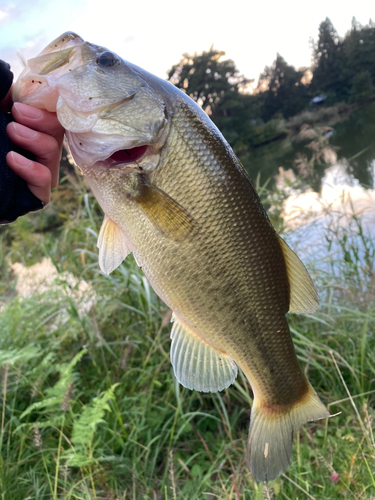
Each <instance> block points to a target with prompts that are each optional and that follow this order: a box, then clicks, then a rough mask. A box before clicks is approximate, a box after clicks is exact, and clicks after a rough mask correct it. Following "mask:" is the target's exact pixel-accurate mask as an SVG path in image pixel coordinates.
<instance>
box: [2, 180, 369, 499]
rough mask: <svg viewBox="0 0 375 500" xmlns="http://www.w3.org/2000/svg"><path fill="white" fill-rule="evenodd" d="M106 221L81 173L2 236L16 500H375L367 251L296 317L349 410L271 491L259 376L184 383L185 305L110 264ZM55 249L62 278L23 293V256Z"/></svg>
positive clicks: (324, 394)
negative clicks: (100, 245)
mask: <svg viewBox="0 0 375 500" xmlns="http://www.w3.org/2000/svg"><path fill="white" fill-rule="evenodd" d="M77 197H78V200H79V202H78V204H77ZM101 220H102V214H101V212H100V209H99V208H98V206H97V204H96V202H95V200H94V199H93V197H92V195H90V194H87V193H86V190H85V188H84V185H83V184H82V181H81V179H80V178H79V177H75V176H71V177H70V180H69V182H68V181H66V182H65V183H63V184H62V186H61V187H60V190H59V192H58V193H57V195H56V196H55V202H54V204H52V205H51V206H49V207H48V209H47V210H45V211H44V212H43V213H40V214H38V213H36V214H31V215H29V216H27V217H25V218H23V219H20V220H19V221H17V223H16V224H14V225H12V226H11V227H7V228H3V229H2V232H1V237H2V246H1V255H0V259H1V277H0V279H1V283H0V287H1V294H2V301H1V307H2V312H1V315H0V326H1V327H0V367H1V386H0V393H1V399H2V402H1V408H0V411H1V434H0V445H1V461H0V493H1V498H2V499H4V500H25V499H30V500H41V499H64V500H70V499H71V500H73V499H74V500H76V499H77V500H78V499H103V500H104V499H105V500H110V499H111V500H115V499H116V500H120V499H121V500H125V499H132V500H141V499H152V500H154V499H155V500H156V499H171V500H176V499H178V500H180V499H181V500H183V499H188V500H195V499H199V500H201V499H207V500H213V499H217V498H218V499H223V500H224V499H225V500H232V499H233V500H240V499H241V500H250V499H270V498H278V499H279V498H280V499H293V500H294V499H297V498H298V499H307V498H309V499H316V500H320V499H326V500H328V499H332V500H333V499H335V500H336V499H340V498H342V499H344V498H345V499H346V498H350V499H358V500H359V499H371V498H372V497H375V473H374V471H375V447H374V437H373V433H372V420H373V415H374V402H375V387H374V379H375V369H374V361H373V360H374V359H375V336H374V331H375V301H374V294H373V293H367V294H364V293H363V287H364V286H365V287H367V288H369V287H371V286H372V285H371V282H366V283H364V282H363V281H362V282H358V280H355V279H353V269H354V270H355V269H357V270H358V272H359V273H360V270H361V263H360V262H358V261H357V262H356V261H355V252H354V253H353V254H352V257H351V259H350V262H345V261H344V262H342V263H341V264H342V266H343V269H346V268H347V267H348V266H349V267H350V270H351V272H350V273H347V274H346V275H345V274H343V276H347V281H342V282H341V283H338V282H337V280H335V279H334V278H333V277H331V276H329V275H326V276H324V277H322V276H320V277H319V283H320V284H319V286H320V292H324V293H322V296H324V297H326V300H325V303H323V304H321V307H320V309H319V311H318V313H317V314H316V315H314V316H308V317H307V316H304V317H301V316H291V317H290V325H291V330H292V333H293V338H294V342H295V346H296V349H297V353H298V356H299V359H300V361H301V364H302V366H303V368H304V370H305V372H306V373H307V375H308V377H309V379H310V381H311V382H312V384H313V386H314V387H315V389H316V390H317V392H319V394H320V395H321V398H322V400H323V401H324V402H325V403H326V404H327V405H328V406H329V408H330V411H331V413H332V414H337V413H338V415H336V416H335V417H333V418H331V419H330V420H329V421H328V422H327V421H324V422H320V423H314V424H310V425H309V426H306V427H305V428H304V429H303V430H302V432H301V434H300V435H299V436H298V437H297V442H296V445H295V448H294V454H293V462H292V466H291V467H290V469H289V470H288V471H287V472H286V474H285V475H284V476H282V477H281V478H279V479H277V480H276V481H274V482H272V483H270V484H269V485H267V486H263V485H261V484H257V483H255V482H254V481H253V480H252V478H251V475H250V474H249V472H248V471H247V469H246V465H245V448H246V438H247V432H248V423H249V415H250V408H251V403H252V400H251V394H250V390H249V386H248V384H247V382H246V381H245V380H244V377H243V376H242V375H241V374H240V375H239V377H238V379H237V381H236V383H235V384H234V386H232V387H231V388H229V389H228V390H225V391H223V392H222V393H220V394H214V395H209V394H201V393H197V392H194V391H189V390H187V389H185V388H183V387H182V386H179V385H178V384H177V383H176V381H175V379H174V376H173V372H172V367H171V364H170V361H169V347H170V340H169V331H170V323H169V320H170V312H169V311H168V310H167V308H166V307H165V306H164V305H163V304H162V303H161V301H160V300H159V299H158V298H157V297H156V295H155V294H154V292H153V291H152V289H151V288H150V286H149V284H148V282H147V280H146V279H145V278H144V276H143V274H142V272H141V271H140V270H139V269H138V267H137V266H136V265H135V263H134V261H133V258H132V257H131V256H130V257H128V258H127V259H126V261H125V262H124V263H123V264H122V265H121V266H120V267H119V268H118V270H116V271H115V272H114V273H112V274H111V275H110V276H104V275H103V274H101V273H100V271H99V268H98V264H97V249H96V235H97V234H98V231H99V228H100V224H101ZM43 257H48V259H51V261H52V263H53V267H54V268H55V269H56V278H55V279H54V282H53V283H48V284H47V286H46V288H45V291H44V292H42V293H39V292H35V293H34V294H32V295H29V296H25V297H21V296H20V295H17V279H16V277H15V275H14V268H11V267H10V262H13V263H14V262H21V263H22V264H24V265H25V266H31V265H33V264H35V263H37V262H40V261H41V260H42V258H43ZM354 272H355V271H354ZM47 274H48V273H47ZM49 275H50V276H51V275H52V272H51V273H49ZM343 279H344V278H343ZM83 283H85V285H84V286H82V284H83ZM367 291H368V292H370V290H367ZM25 293H26V292H25ZM359 297H360V298H359Z"/></svg>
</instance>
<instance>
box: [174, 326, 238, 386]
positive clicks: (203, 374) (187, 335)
mask: <svg viewBox="0 0 375 500" xmlns="http://www.w3.org/2000/svg"><path fill="white" fill-rule="evenodd" d="M171 339H172V346H171V363H172V365H173V370H174V374H175V376H176V378H177V380H178V381H179V382H180V384H182V385H183V386H184V387H187V388H188V389H195V390H196V391H201V392H218V391H222V390H223V389H226V388H227V387H229V386H230V385H231V384H233V382H234V381H235V379H236V377H237V365H236V364H235V362H234V361H233V360H232V359H231V358H230V357H229V356H228V355H227V354H225V353H223V352H220V351H218V350H217V349H215V348H214V347H212V346H211V345H209V344H208V343H207V342H206V341H205V340H204V339H202V337H200V336H199V335H197V334H196V333H195V332H194V331H193V330H192V329H191V328H189V327H188V326H187V325H186V324H185V323H183V322H182V321H180V320H179V319H178V318H177V317H175V320H174V324H173V327H172V332H171Z"/></svg>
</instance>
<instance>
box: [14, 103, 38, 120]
mask: <svg viewBox="0 0 375 500" xmlns="http://www.w3.org/2000/svg"><path fill="white" fill-rule="evenodd" d="M13 106H14V107H15V108H16V110H17V111H18V112H19V113H20V114H21V115H22V116H25V117H26V118H31V119H32V120H37V119H38V118H41V116H42V111H41V110H40V109H38V108H34V107H33V106H29V105H28V104H22V103H21V102H15V103H14V104H13Z"/></svg>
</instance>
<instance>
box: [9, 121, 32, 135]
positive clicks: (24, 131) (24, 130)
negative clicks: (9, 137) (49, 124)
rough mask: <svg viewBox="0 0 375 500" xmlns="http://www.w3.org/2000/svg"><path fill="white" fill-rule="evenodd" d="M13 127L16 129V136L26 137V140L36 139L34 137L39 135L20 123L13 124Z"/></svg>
mask: <svg viewBox="0 0 375 500" xmlns="http://www.w3.org/2000/svg"><path fill="white" fill-rule="evenodd" d="M11 126H12V127H13V128H14V131H15V132H16V134H18V135H20V136H21V137H24V138H25V139H34V137H36V135H37V134H38V132H36V131H35V130H33V129H31V128H28V127H25V126H24V125H21V124H20V123H16V122H12V123H11Z"/></svg>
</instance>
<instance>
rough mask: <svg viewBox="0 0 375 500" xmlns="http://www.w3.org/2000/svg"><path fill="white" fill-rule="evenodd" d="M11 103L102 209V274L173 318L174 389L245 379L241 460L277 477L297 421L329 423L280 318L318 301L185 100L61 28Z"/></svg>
mask: <svg viewBox="0 0 375 500" xmlns="http://www.w3.org/2000/svg"><path fill="white" fill-rule="evenodd" d="M13 98H14V100H15V101H21V102H24V103H27V104H30V105H33V106H35V107H39V108H43V109H47V110H48V111H56V113H57V117H58V119H59V121H60V123H61V124H62V126H63V127H64V129H65V134H66V137H67V140H68V143H69V147H70V150H71V153H72V156H73V158H74V160H75V162H76V164H77V165H78V167H79V168H80V169H81V171H82V173H83V175H84V176H85V178H86V180H87V182H88V184H89V186H90V188H91V189H92V191H93V193H94V195H95V197H96V199H97V200H98V202H99V204H100V206H101V207H102V209H103V212H104V220H103V224H102V226H101V229H100V232H99V235H98V249H99V251H98V261H99V266H100V269H101V271H102V272H103V273H105V274H109V273H111V272H112V271H113V270H114V269H116V268H117V267H118V266H119V265H120V264H121V262H122V261H123V260H124V259H125V258H126V257H127V255H128V254H129V253H133V255H134V258H135V260H136V262H137V264H138V266H139V267H140V268H141V269H142V270H143V272H144V274H145V275H146V277H147V279H148V280H149V282H150V284H151V286H152V287H153V289H154V291H155V292H156V294H157V295H158V296H159V297H160V298H161V299H162V300H163V301H164V303H165V304H166V305H167V306H168V307H169V308H170V309H171V310H172V312H173V315H172V320H173V324H172V328H171V351H170V358H171V363H172V366H173V371H174V374H175V376H176V378H177V380H178V382H179V383H180V384H182V385H183V386H184V387H187V388H189V389H193V390H196V391H202V392H219V391H222V390H224V389H227V388H228V387H229V386H230V385H231V384H233V382H234V381H235V379H236V376H237V373H238V369H241V370H242V372H243V373H244V375H245V376H246V378H247V380H248V381H249V384H250V386H251V389H252V392H253V395H254V399H253V403H252V408H251V415H250V427H249V435H248V441H247V458H246V460H247V465H248V468H249V470H250V472H251V474H252V476H253V477H254V479H255V480H256V481H271V480H273V479H275V478H276V477H277V476H279V475H280V474H282V473H283V472H284V471H285V470H286V469H287V468H288V467H289V465H290V462H291V456H292V445H293V438H294V436H295V435H296V434H297V433H298V432H299V430H300V428H301V426H302V425H303V424H305V423H307V422H309V421H314V420H319V419H323V418H327V417H329V412H328V410H327V408H326V407H325V405H324V404H323V403H322V402H321V400H320V399H319V397H318V395H317V394H316V392H315V390H314V389H313V387H312V386H311V384H310V382H309V381H308V380H307V378H306V376H305V375H304V373H303V372H302V370H301V367H300V365H299V363H298V360H297V356H296V353H295V349H294V345H293V341H292V338H291V334H290V330H289V326H288V322H287V319H286V313H288V312H289V313H312V312H314V311H315V310H316V309H317V307H318V296H317V293H316V290H315V288H314V285H313V282H312V280H311V277H310V276H309V274H308V272H307V270H306V268H305V266H304V265H303V263H302V262H301V260H300V259H299V258H298V257H297V255H296V254H295V253H294V252H293V251H292V250H291V249H290V248H289V246H288V245H287V244H286V242H285V241H284V240H283V239H282V238H281V237H280V236H279V235H278V234H277V233H276V231H275V229H274V228H273V226H272V224H271V222H270V220H269V218H268V216H267V213H266V211H265V209H264V208H263V206H262V204H261V201H260V199H259V197H258V195H257V193H256V191H255V189H254V187H253V184H252V183H251V180H250V178H249V176H248V174H247V173H246V171H245V169H244V168H243V166H242V165H241V163H240V162H239V160H238V158H237V157H236V155H235V154H234V152H233V151H232V149H231V147H230V146H229V144H228V143H227V141H226V140H225V139H224V137H223V136H222V134H221V133H220V132H219V130H218V129H217V128H216V126H215V125H214V124H213V123H212V121H211V120H210V118H209V117H208V116H207V115H206V114H205V113H204V112H203V111H202V110H201V108H200V107H199V106H198V105H197V104H196V103H195V102H194V101H193V100H192V99H190V97H188V96H187V95H186V94H185V93H184V92H182V91H181V90H179V89H178V88H176V87H175V86H173V85H172V84H171V83H169V82H167V81H164V80H162V79H160V78H158V77H156V76H154V75H152V74H150V73H148V72H147V71H145V70H144V69H142V68H140V67H138V66H136V65H134V64H132V63H129V62H127V61H125V60H123V59H121V58H120V57H119V56H118V55H116V54H115V53H114V52H112V51H110V50H108V49H106V48H104V47H101V46H98V45H95V44H92V43H89V42H86V41H84V40H83V39H82V38H81V37H80V36H79V35H77V34H75V33H72V32H67V33H64V34H63V35H61V36H60V37H58V38H57V39H56V40H54V41H53V42H51V43H50V44H49V45H48V46H47V47H46V48H45V49H44V50H43V51H42V52H41V53H40V54H39V55H37V56H36V57H34V58H32V59H29V60H28V61H27V66H26V67H25V69H24V71H23V72H22V73H21V75H20V77H19V78H18V80H17V82H16V83H15V85H14V89H13Z"/></svg>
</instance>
